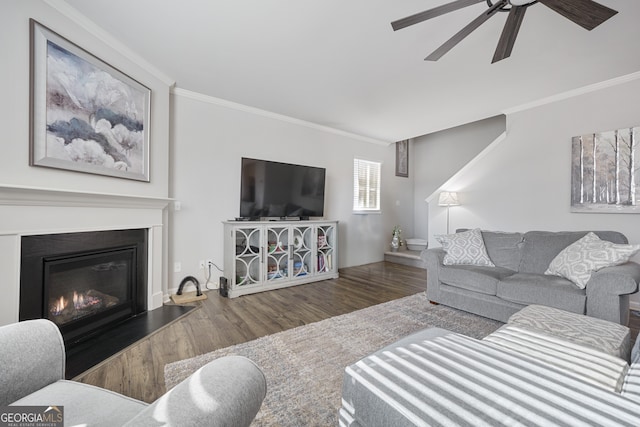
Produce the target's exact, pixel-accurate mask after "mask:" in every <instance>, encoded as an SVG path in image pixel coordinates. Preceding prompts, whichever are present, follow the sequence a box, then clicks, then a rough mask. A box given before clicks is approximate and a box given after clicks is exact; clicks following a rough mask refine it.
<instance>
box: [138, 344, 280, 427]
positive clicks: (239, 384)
mask: <svg viewBox="0 0 640 427" xmlns="http://www.w3.org/2000/svg"><path fill="white" fill-rule="evenodd" d="M266 392H267V382H266V379H265V377H264V374H263V373H262V371H261V370H260V368H259V367H258V366H257V365H256V364H255V363H253V362H252V361H251V360H249V359H247V358H245V357H241V356H226V357H221V358H220V359H216V360H214V361H212V362H209V363H208V364H206V365H205V366H203V367H202V368H200V369H198V370H197V371H196V372H194V373H193V374H192V375H191V376H189V377H188V378H187V379H185V380H184V381H182V382H181V383H180V384H178V385H177V386H175V387H174V388H173V389H171V390H170V391H168V392H167V393H166V394H164V395H163V396H162V397H160V398H159V399H158V400H156V401H155V402H153V403H152V404H151V405H150V406H148V407H146V408H145V409H144V410H143V411H142V412H140V413H139V414H138V415H137V416H135V417H134V418H133V419H132V420H130V421H129V422H128V423H127V424H126V425H127V426H136V427H139V426H158V425H171V426H189V427H198V426H229V427H232V426H233V427H235V426H238V427H241V426H249V424H251V422H252V421H253V419H254V418H255V416H256V414H257V413H258V410H259V409H260V406H261V405H262V400H263V399H264V397H265V395H266Z"/></svg>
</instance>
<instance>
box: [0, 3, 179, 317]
mask: <svg viewBox="0 0 640 427" xmlns="http://www.w3.org/2000/svg"><path fill="white" fill-rule="evenodd" d="M30 18H33V19H35V20H36V21H38V22H39V23H41V24H42V25H44V26H46V27H48V28H49V29H51V30H52V31H54V32H57V33H58V34H60V35H61V36H63V37H65V38H66V39H68V40H69V41H71V42H73V43H75V44H77V45H78V46H80V47H81V48H83V49H85V50H87V51H88V52H90V53H91V54H93V55H95V56H97V57H98V58H100V59H102V60H103V61H105V62H107V63H108V64H110V65H112V66H113V67H115V68H117V69H119V70H120V71H121V72H123V73H125V74H127V75H129V76H130V77H132V78H134V79H135V80H137V81H139V82H140V83H142V84H144V85H145V86H147V87H148V88H150V89H151V91H152V94H151V123H150V126H149V127H148V129H147V130H148V131H149V133H150V168H149V171H150V182H140V181H133V180H128V179H119V178H111V177H106V176H100V175H92V174H86V173H79V172H71V171H65V170H59V169H52V168H44V167H31V166H29V99H30V92H29V62H30V55H29V48H30V31H29V19H30ZM0 57H1V58H2V66H0V81H2V82H3V91H2V94H3V102H2V103H0V128H1V129H2V139H1V140H0V147H1V150H2V155H0V249H1V250H0V253H1V254H2V259H1V260H0V277H1V278H2V281H1V282H0V290H1V291H2V294H3V295H4V298H3V299H2V300H1V301H0V312H1V313H2V314H1V315H0V324H4V323H10V322H14V321H16V320H17V319H18V305H17V301H18V298H19V259H20V241H21V236H22V235H26V234H41V233H62V232H80V231H90V230H99V229H114V228H147V229H149V230H150V233H151V234H150V236H151V239H150V240H151V242H150V245H151V246H150V251H149V255H150V256H149V261H150V264H149V266H150V271H149V283H148V285H149V290H150V291H149V296H150V299H149V304H148V307H149V308H156V307H158V306H160V305H161V304H162V300H163V294H164V293H166V289H167V280H168V271H167V270H166V264H167V263H166V257H167V253H168V249H167V246H166V243H167V235H166V234H167V233H166V227H165V225H166V224H165V223H164V222H165V220H166V212H164V211H163V206H164V204H165V203H166V198H167V197H168V195H169V90H170V87H171V86H172V84H173V83H172V81H171V80H170V79H169V78H167V77H166V76H164V75H162V73H159V72H158V71H157V70H155V69H153V67H151V66H149V64H146V63H145V62H144V61H143V60H142V59H141V58H139V57H137V56H136V55H135V54H132V53H131V52H130V51H128V50H127V48H126V47H125V46H121V45H119V44H118V43H117V42H115V41H114V40H113V38H112V37H111V36H109V35H108V34H105V33H104V32H102V30H100V29H99V28H97V27H96V26H95V25H93V24H92V23H91V22H89V21H87V20H86V18H84V17H83V16H80V15H78V14H77V13H76V12H75V11H74V10H71V9H70V8H69V7H68V5H67V4H66V3H64V2H61V1H59V0H48V1H40V0H28V1H24V0H3V1H2V2H1V4H0ZM114 195H116V196H114Z"/></svg>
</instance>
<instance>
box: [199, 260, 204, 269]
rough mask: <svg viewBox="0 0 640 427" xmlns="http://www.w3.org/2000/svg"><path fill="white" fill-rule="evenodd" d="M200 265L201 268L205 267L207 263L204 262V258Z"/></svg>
mask: <svg viewBox="0 0 640 427" xmlns="http://www.w3.org/2000/svg"><path fill="white" fill-rule="evenodd" d="M198 265H199V266H200V268H204V265H205V264H204V260H203V259H201V260H200V263H199V264H198Z"/></svg>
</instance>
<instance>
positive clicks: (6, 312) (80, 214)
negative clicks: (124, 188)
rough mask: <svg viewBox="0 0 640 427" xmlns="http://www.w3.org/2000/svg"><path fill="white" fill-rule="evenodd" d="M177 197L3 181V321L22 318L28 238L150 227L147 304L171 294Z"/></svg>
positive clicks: (0, 318) (0, 212)
mask: <svg viewBox="0 0 640 427" xmlns="http://www.w3.org/2000/svg"><path fill="white" fill-rule="evenodd" d="M171 202H172V199H169V198H161V197H148V196H134V195H123V194H108V193H94V192H88V191H75V190H61V189H48V188H38V187H27V186H15V185H3V184H0V254H2V257H0V278H1V280H0V289H2V292H3V299H2V300H0V325H4V324H8V323H13V322H16V321H18V318H19V300H20V256H21V254H20V251H21V247H20V242H21V238H22V236H25V235H35V234H55V233H72V232H83V231H99V230H118V229H123V230H124V229H132V228H146V229H148V230H149V251H148V252H149V260H148V265H149V271H148V275H147V276H148V281H149V282H148V284H147V286H148V292H147V295H148V301H147V308H148V309H149V310H152V309H154V308H158V307H160V306H162V304H163V302H164V300H165V299H166V295H165V294H166V293H167V283H166V281H167V274H168V273H167V272H166V271H165V270H166V260H167V255H166V254H167V248H166V240H167V237H166V236H167V233H166V224H167V218H168V209H166V208H167V207H168V206H169V205H170V203H171Z"/></svg>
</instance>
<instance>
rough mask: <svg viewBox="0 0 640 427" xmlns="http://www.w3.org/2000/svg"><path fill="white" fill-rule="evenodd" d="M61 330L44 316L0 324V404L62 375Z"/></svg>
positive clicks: (16, 398) (62, 346) (17, 397)
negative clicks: (4, 324)
mask: <svg viewBox="0 0 640 427" xmlns="http://www.w3.org/2000/svg"><path fill="white" fill-rule="evenodd" d="M64 366H65V353H64V341H63V339H62V335H61V334H60V330H59V329H58V327H57V326H56V325H55V324H54V323H53V322H51V321H49V320H45V319H38V320H26V321H24V322H18V323H12V324H11V325H6V326H2V327H0V406H6V405H9V404H11V403H13V402H15V401H16V400H18V399H20V398H23V397H24V396H27V395H29V394H31V393H33V392H34V391H37V390H40V389H41V388H43V387H46V386H48V385H49V384H52V383H54V382H56V381H58V380H61V379H64Z"/></svg>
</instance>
